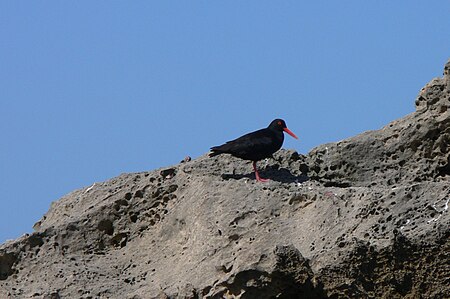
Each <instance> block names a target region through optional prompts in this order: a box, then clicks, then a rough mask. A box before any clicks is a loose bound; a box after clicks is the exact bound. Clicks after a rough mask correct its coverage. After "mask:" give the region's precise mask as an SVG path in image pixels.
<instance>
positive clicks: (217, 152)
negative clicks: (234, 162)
mask: <svg viewBox="0 0 450 299" xmlns="http://www.w3.org/2000/svg"><path fill="white" fill-rule="evenodd" d="M220 154H223V152H222V151H221V150H220V149H218V146H214V147H212V148H211V152H210V153H209V154H208V155H209V157H214V156H217V155H220Z"/></svg>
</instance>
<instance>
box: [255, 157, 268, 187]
mask: <svg viewBox="0 0 450 299" xmlns="http://www.w3.org/2000/svg"><path fill="white" fill-rule="evenodd" d="M253 169H254V170H255V176H256V180H257V181H260V182H267V181H269V180H268V179H262V178H261V177H260V176H259V173H258V169H257V168H256V162H255V161H253Z"/></svg>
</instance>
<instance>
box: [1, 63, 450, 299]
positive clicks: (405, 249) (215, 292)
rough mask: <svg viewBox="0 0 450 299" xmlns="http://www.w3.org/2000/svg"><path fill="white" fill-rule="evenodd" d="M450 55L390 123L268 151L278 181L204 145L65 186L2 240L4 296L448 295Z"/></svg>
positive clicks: (268, 168)
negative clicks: (187, 154) (201, 151)
mask: <svg viewBox="0 0 450 299" xmlns="http://www.w3.org/2000/svg"><path fill="white" fill-rule="evenodd" d="M449 66H450V62H449V63H448V64H447V65H446V67H445V71H444V78H437V79H433V80H432V81H431V82H430V83H429V84H427V85H426V86H425V87H424V89H422V90H421V91H420V93H419V96H418V98H417V100H416V112H414V113H412V114H410V115H408V116H406V117H404V118H402V119H399V120H397V121H393V122H392V123H390V124H388V125H387V126H385V127H384V128H382V129H381V130H378V131H371V132H365V133H363V134H360V135H358V136H356V137H353V138H349V139H347V140H343V141H341V142H337V143H330V144H325V145H322V146H319V147H317V148H315V149H313V150H312V151H311V152H310V153H309V154H308V155H306V156H303V155H299V154H298V153H296V152H294V151H287V150H282V151H280V152H278V153H276V154H275V155H274V159H269V160H266V161H262V162H261V163H259V165H260V167H261V169H262V170H261V174H262V176H264V177H268V178H271V179H272V181H270V182H268V183H265V184H262V183H259V182H256V181H255V180H254V175H253V174H252V173H251V170H252V168H251V165H250V164H249V163H248V162H245V161H241V160H239V159H235V158H233V157H230V156H221V157H216V158H208V157H207V156H206V155H205V156H202V157H200V158H198V159H194V160H192V161H190V162H188V163H187V162H185V163H181V164H178V165H175V166H173V167H170V168H166V169H160V170H155V171H152V172H144V173H139V174H123V175H121V176H119V177H116V178H114V179H111V180H109V181H106V182H103V183H95V184H93V185H92V186H90V187H87V188H84V189H81V190H77V191H74V192H72V193H70V194H68V195H66V196H64V197H63V198H61V199H60V200H58V201H56V202H54V203H53V204H52V205H51V207H50V210H49V211H48V212H47V213H46V214H45V215H44V216H43V218H42V219H41V220H40V221H39V222H38V223H37V224H36V225H35V230H36V232H35V233H33V234H30V235H25V236H23V237H21V238H19V239H17V240H15V241H10V242H8V243H5V244H3V245H2V246H0V296H2V298H3V297H5V298H134V299H138V298H405V297H406V298H445V297H447V296H448V294H450V285H449V284H448V273H449V271H450V269H449V260H450V256H449V253H450V241H449V236H450V232H449V227H450V211H449V208H448V207H449V204H450V166H449V159H450V158H449V152H450V150H449V143H450V120H449V113H450V109H449V108H450V107H449V106H450V91H449V90H450V84H449V82H450V79H449V76H450V75H449ZM167 170H170V173H166V171H167ZM175 174H176V175H175Z"/></svg>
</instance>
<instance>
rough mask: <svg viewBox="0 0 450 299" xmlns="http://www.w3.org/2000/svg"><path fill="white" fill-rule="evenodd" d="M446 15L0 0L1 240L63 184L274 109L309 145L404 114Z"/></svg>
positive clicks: (343, 4) (217, 134)
mask: <svg viewBox="0 0 450 299" xmlns="http://www.w3.org/2000/svg"><path fill="white" fill-rule="evenodd" d="M449 16H450V2H448V1H308V2H306V1H276V2H275V1H2V2H1V3H0V38H1V45H0V99H1V100H0V127H1V140H0V154H1V156H0V163H1V168H0V201H1V208H0V243H1V242H4V241H5V240H6V239H13V238H17V237H19V236H20V235H22V234H23V233H25V232H32V225H33V224H34V223H35V222H36V221H37V220H39V219H40V218H41V216H42V215H43V214H44V213H45V212H46V211H47V210H48V208H49V206H50V203H51V202H52V201H54V200H57V199H58V198H60V197H61V196H63V195H64V194H66V193H69V192H70V191H72V190H74V189H78V188H81V187H84V186H89V185H91V184H92V183H94V182H99V181H104V180H107V179H109V178H112V177H114V176H117V175H119V174H120V173H123V172H137V171H145V170H153V169H156V168H159V167H163V166H169V165H171V164H175V163H178V162H179V161H180V160H182V159H183V158H184V157H185V156H186V155H190V156H192V157H198V156H200V155H202V154H205V153H207V152H208V149H209V147H210V146H213V145H217V144H220V143H222V142H224V141H227V140H230V139H233V138H235V137H238V136H240V135H242V134H244V133H247V132H249V131H252V130H256V129H259V128H262V127H266V126H267V125H268V124H269V122H270V121H271V120H272V119H274V118H278V117H280V118H284V119H285V120H286V122H287V124H288V127H289V128H290V129H291V130H292V131H293V132H295V133H296V134H297V135H298V136H299V138H300V140H299V141H297V140H294V139H292V138H290V137H289V136H287V137H286V139H285V144H284V147H285V148H294V149H296V150H297V151H299V152H300V153H307V152H308V151H309V150H310V149H312V148H313V147H315V146H317V145H320V144H322V143H326V142H332V141H338V140H341V139H343V138H346V137H350V136H353V135H355V134H357V133H360V132H363V131H366V130H373V129H378V128H380V127H382V126H383V125H384V124H387V123H388V122H389V121H391V120H394V119H396V118H399V117H402V116H404V115H406V114H408V113H411V112H413V111H414V99H415V97H416V95H417V93H418V92H419V90H420V88H422V87H423V86H424V84H425V83H427V82H428V81H429V80H431V79H432V78H433V77H437V76H441V75H442V70H443V66H444V63H445V62H446V61H447V59H448V58H450V18H449ZM250 171H251V167H250V166H249V172H250Z"/></svg>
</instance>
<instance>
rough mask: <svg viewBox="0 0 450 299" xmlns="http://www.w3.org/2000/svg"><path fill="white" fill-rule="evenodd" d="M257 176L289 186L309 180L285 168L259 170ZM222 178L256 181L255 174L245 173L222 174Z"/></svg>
mask: <svg viewBox="0 0 450 299" xmlns="http://www.w3.org/2000/svg"><path fill="white" fill-rule="evenodd" d="M259 174H260V175H261V177H262V178H265V179H269V180H272V181H276V182H280V183H285V184H290V183H303V182H306V181H308V180H309V178H308V177H307V176H306V175H298V176H297V175H293V174H292V173H291V172H290V171H289V170H288V169H286V168H280V169H274V168H267V169H265V170H262V171H261V170H260V171H259ZM222 178H223V179H224V180H230V179H232V180H240V179H243V178H248V179H251V180H256V178H255V173H254V172H251V173H246V174H229V173H225V174H222Z"/></svg>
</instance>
